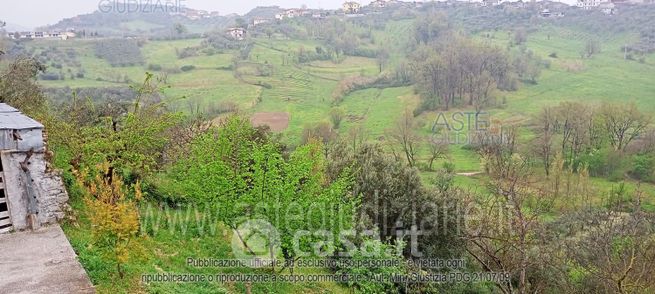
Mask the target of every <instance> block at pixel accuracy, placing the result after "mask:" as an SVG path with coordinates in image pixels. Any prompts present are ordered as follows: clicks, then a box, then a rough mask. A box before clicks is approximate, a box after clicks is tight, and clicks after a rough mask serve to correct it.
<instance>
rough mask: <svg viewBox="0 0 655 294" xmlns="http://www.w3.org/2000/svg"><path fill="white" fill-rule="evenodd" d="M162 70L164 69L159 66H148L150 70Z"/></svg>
mask: <svg viewBox="0 0 655 294" xmlns="http://www.w3.org/2000/svg"><path fill="white" fill-rule="evenodd" d="M161 69H162V67H161V65H159V64H150V65H148V70H152V71H160V70H161Z"/></svg>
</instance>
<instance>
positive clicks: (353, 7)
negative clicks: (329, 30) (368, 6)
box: [341, 1, 362, 14]
mask: <svg viewBox="0 0 655 294" xmlns="http://www.w3.org/2000/svg"><path fill="white" fill-rule="evenodd" d="M361 8H362V6H361V5H360V4H359V3H357V2H354V1H348V2H345V3H343V5H342V7H341V9H342V10H343V12H345V13H346V14H357V13H359V10H360V9H361Z"/></svg>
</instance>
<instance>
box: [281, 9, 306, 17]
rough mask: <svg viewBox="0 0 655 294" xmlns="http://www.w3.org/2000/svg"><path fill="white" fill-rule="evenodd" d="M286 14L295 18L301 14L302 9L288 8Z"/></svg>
mask: <svg viewBox="0 0 655 294" xmlns="http://www.w3.org/2000/svg"><path fill="white" fill-rule="evenodd" d="M284 14H285V16H286V17H288V18H294V17H299V16H301V15H302V11H301V10H300V9H288V10H287V11H285V12H284Z"/></svg>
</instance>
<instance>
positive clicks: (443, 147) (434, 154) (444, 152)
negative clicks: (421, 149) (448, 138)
mask: <svg viewBox="0 0 655 294" xmlns="http://www.w3.org/2000/svg"><path fill="white" fill-rule="evenodd" d="M427 145H428V150H429V151H430V158H429V159H428V169H429V170H434V169H433V168H432V166H433V164H434V161H435V160H437V159H442V158H446V157H447V156H448V142H442V141H437V140H435V139H434V138H432V137H428V140H427Z"/></svg>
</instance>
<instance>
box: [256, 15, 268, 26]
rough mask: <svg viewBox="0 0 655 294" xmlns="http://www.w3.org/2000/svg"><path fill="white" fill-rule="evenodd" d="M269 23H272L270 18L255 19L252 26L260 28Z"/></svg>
mask: <svg viewBox="0 0 655 294" xmlns="http://www.w3.org/2000/svg"><path fill="white" fill-rule="evenodd" d="M268 22H271V20H270V19H268V18H261V17H255V18H254V19H253V20H252V25H253V26H258V25H261V24H265V23H268Z"/></svg>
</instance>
